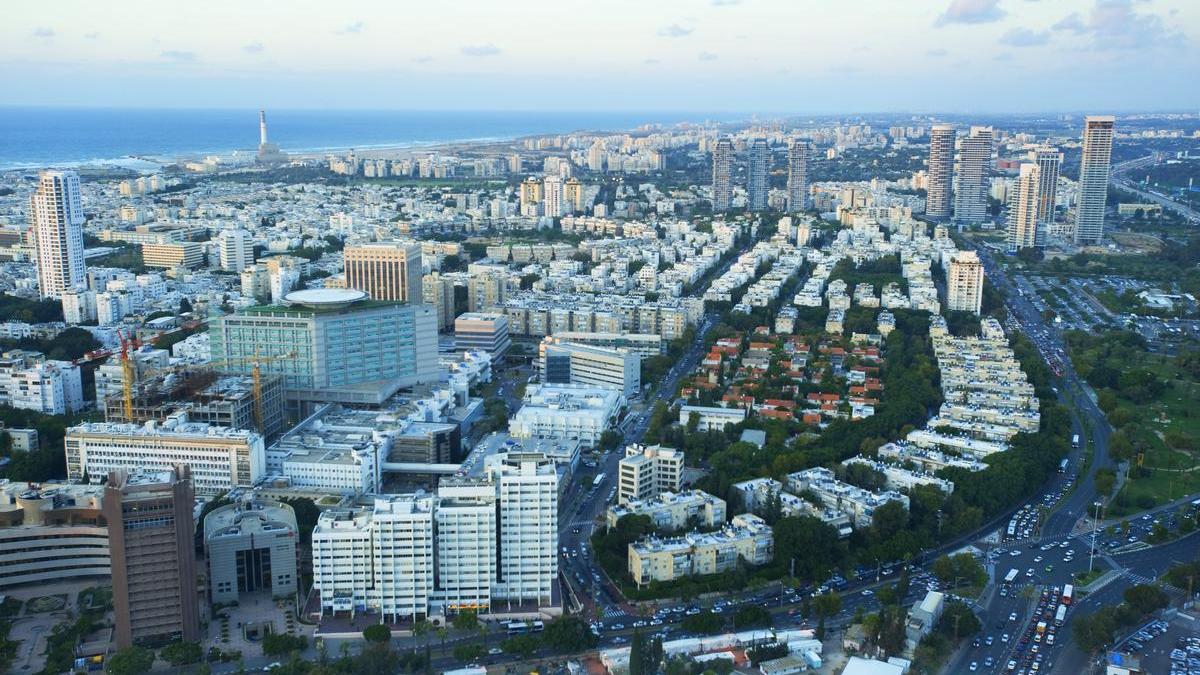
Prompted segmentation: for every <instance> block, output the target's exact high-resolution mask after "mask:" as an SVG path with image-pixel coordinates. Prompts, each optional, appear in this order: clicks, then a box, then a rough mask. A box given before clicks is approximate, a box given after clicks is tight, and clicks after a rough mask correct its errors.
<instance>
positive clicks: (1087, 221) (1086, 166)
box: [1075, 115, 1116, 245]
mask: <svg viewBox="0 0 1200 675" xmlns="http://www.w3.org/2000/svg"><path fill="white" fill-rule="evenodd" d="M1115 124H1116V118H1114V117H1113V116H1112V115H1089V116H1088V117H1086V118H1085V119H1084V121H1083V155H1082V156H1081V157H1080V159H1079V201H1078V204H1077V205H1076V206H1075V243H1076V244H1091V245H1096V244H1099V243H1100V240H1101V239H1103V238H1104V211H1105V208H1106V206H1107V205H1108V170H1109V162H1110V161H1111V160H1112V143H1113V126H1114V125H1115Z"/></svg>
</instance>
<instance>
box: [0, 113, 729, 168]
mask: <svg viewBox="0 0 1200 675" xmlns="http://www.w3.org/2000/svg"><path fill="white" fill-rule="evenodd" d="M735 119H739V117H738V116H737V115H733V114H723V115H704V114H697V113H683V112H680V113H671V112H661V111H660V112H541V111H526V112H520V111H490V112H489V111H460V110H456V111H400V110H268V111H267V128H268V136H269V140H270V141H271V142H272V143H275V144H277V145H278V146H279V147H280V148H281V149H283V150H284V151H287V152H294V153H305V152H320V151H325V150H342V149H349V148H355V149H370V148H384V147H386V148H393V147H399V148H404V147H420V146H425V145H438V144H444V143H453V142H470V141H474V142H483V141H499V140H508V139H512V138H519V137H522V136H528V135H532V134H556V133H566V132H571V131H626V130H630V129H634V128H636V127H639V126H642V125H645V124H673V123H677V122H685V121H688V122H697V123H700V122H705V121H732V120H735ZM741 119H744V118H741ZM257 146H258V110H254V109H244V110H241V109H236V110H235V109H194V110H189V109H178V108H172V109H157V110H156V109H145V108H43V107H12V106H7V107H5V106H0V170H6V169H19V168H35V167H48V166H59V167H64V166H78V165H83V164H117V165H126V166H131V167H136V166H137V165H138V164H150V166H152V164H151V163H152V162H156V161H174V160H175V159H177V158H179V157H194V156H203V155H206V154H214V153H227V152H232V151H234V150H253V149H255V148H256V147H257ZM144 160H149V162H145V161H144Z"/></svg>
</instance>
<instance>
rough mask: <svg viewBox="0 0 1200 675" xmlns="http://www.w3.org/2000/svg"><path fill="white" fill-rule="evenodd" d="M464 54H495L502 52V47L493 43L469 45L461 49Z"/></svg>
mask: <svg viewBox="0 0 1200 675" xmlns="http://www.w3.org/2000/svg"><path fill="white" fill-rule="evenodd" d="M459 51H461V52H462V53H463V55H464V56H495V55H497V54H499V53H500V51H501V50H500V48H499V47H497V46H496V45H494V44H492V43H490V42H489V43H488V44H486V45H467V46H466V47H463V48H462V49H460V50H459Z"/></svg>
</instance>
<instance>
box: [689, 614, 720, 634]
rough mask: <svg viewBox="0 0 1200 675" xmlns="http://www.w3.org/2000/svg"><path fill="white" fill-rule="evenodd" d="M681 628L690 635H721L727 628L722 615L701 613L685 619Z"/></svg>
mask: <svg viewBox="0 0 1200 675" xmlns="http://www.w3.org/2000/svg"><path fill="white" fill-rule="evenodd" d="M679 626H680V627H681V628H683V630H685V631H687V632H689V633H719V632H720V631H721V630H722V629H723V628H725V619H723V618H721V615H720V614H713V613H712V612H701V613H699V614H693V615H691V616H685V617H683V621H682V622H680V624H679Z"/></svg>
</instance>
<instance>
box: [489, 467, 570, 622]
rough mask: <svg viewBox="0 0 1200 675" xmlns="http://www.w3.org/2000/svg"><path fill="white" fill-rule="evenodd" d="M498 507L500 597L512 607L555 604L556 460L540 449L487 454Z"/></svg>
mask: <svg viewBox="0 0 1200 675" xmlns="http://www.w3.org/2000/svg"><path fill="white" fill-rule="evenodd" d="M487 473H488V475H489V476H490V477H491V480H492V481H493V482H495V483H496V487H497V491H498V496H499V501H500V508H499V524H500V526H499V531H498V534H499V544H500V546H499V550H500V559H499V561H498V565H497V571H498V573H499V578H498V579H497V581H496V585H495V587H494V590H493V594H492V595H493V598H494V600H495V601H503V602H504V603H505V604H506V605H507V606H508V607H512V606H514V605H516V606H520V605H522V604H531V605H536V606H549V605H553V604H554V603H555V595H556V593H555V587H556V586H557V582H558V475H557V473H556V471H555V468H554V461H553V460H551V459H550V458H548V457H546V456H545V455H540V454H538V453H504V454H499V455H493V456H491V457H489V458H488V464H487Z"/></svg>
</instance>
